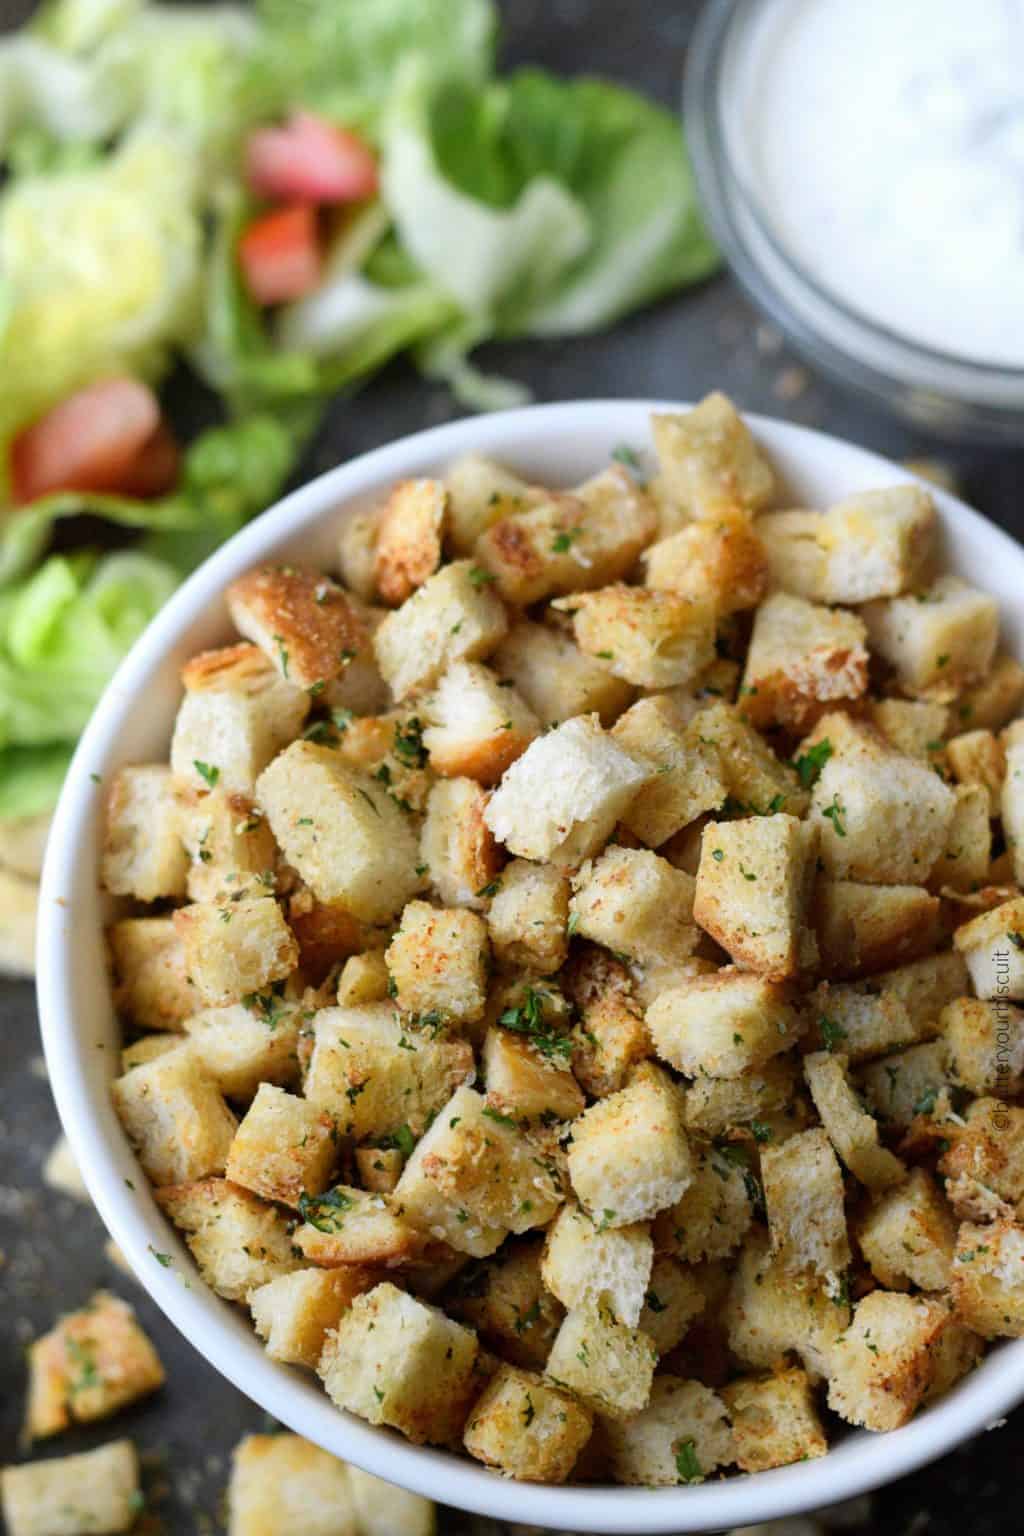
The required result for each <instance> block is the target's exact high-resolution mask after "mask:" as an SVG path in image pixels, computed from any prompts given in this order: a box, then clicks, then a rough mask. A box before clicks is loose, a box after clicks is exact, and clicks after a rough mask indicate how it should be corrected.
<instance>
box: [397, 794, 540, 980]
mask: <svg viewBox="0 0 1024 1536" xmlns="http://www.w3.org/2000/svg"><path fill="white" fill-rule="evenodd" d="M486 807H487V795H486V793H485V792H484V790H483V789H481V787H480V785H479V784H478V783H477V782H476V780H475V779H446V780H442V781H441V782H440V783H438V784H434V785H433V786H432V788H431V791H430V795H429V797H428V799H427V811H426V815H425V817H424V818H423V829H422V831H421V833H420V861H421V863H422V864H425V865H426V873H427V876H428V878H429V880H430V883H431V885H432V886H433V888H434V890H435V891H436V892H437V894H438V896H439V897H440V898H441V900H442V902H443V903H444V905H445V906H446V907H469V908H471V909H474V910H476V911H482V910H483V909H484V908H486V906H487V896H486V895H484V894H483V893H484V892H485V891H486V890H487V889H488V887H489V886H490V885H491V884H492V883H493V882H494V879H495V876H496V875H497V874H498V872H499V870H500V869H501V858H500V855H499V853H498V845H497V843H496V842H495V841H494V837H493V836H492V834H491V830H490V828H489V827H488V826H487V824H486V822H485V821H484V811H485V809H486ZM566 903H567V904H568V895H567V896H566ZM492 911H493V909H492ZM491 938H492V941H493V939H494V933H493V930H492V933H491ZM560 963H561V962H559V964H560ZM556 969H557V967H556Z"/></svg>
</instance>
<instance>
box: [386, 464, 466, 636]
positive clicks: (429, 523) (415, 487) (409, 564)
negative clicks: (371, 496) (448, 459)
mask: <svg viewBox="0 0 1024 1536" xmlns="http://www.w3.org/2000/svg"><path fill="white" fill-rule="evenodd" d="M447 515H448V492H447V490H446V488H445V486H444V485H443V484H442V482H441V481H440V480H403V481H401V482H400V483H399V484H398V485H396V486H395V488H394V490H393V491H392V492H391V495H390V496H389V497H388V499H387V501H386V502H385V504H384V506H383V507H382V509H381V513H380V517H379V519H378V521H377V541H376V544H375V546H374V552H373V573H374V578H375V580H376V583H377V590H378V592H379V593H380V595H381V597H382V598H383V599H384V601H385V602H386V603H391V604H393V605H394V606H395V607H397V606H398V604H399V603H404V602H405V600H406V598H407V597H409V596H411V595H412V593H413V592H415V590H416V588H417V587H421V586H422V585H423V583H424V582H425V581H426V580H427V579H428V577H430V576H433V574H434V572H435V571H436V570H437V568H438V566H439V565H440V564H441V543H442V539H443V536H444V530H445V524H446V522H447Z"/></svg>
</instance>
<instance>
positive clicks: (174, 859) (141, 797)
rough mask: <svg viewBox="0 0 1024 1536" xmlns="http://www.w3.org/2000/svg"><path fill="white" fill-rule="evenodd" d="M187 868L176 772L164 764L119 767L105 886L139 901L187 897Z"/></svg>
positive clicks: (110, 798)
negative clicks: (175, 792) (175, 789)
mask: <svg viewBox="0 0 1024 1536" xmlns="http://www.w3.org/2000/svg"><path fill="white" fill-rule="evenodd" d="M187 869H188V858H187V856H186V854H185V849H184V847H183V845H182V840H181V816H180V809H179V806H178V802H177V799H176V797H175V794H174V779H173V776H172V774H171V770H170V769H169V768H167V767H164V766H163V765H161V764H151V765H142V766H139V767H137V768H119V769H118V770H117V772H116V773H115V774H114V776H113V778H112V779H111V781H110V787H109V789H108V791H107V819H106V835H105V839H104V846H103V857H102V862H101V866H100V879H101V881H102V883H103V885H104V887H105V888H106V889H107V890H108V891H110V893H111V894H112V895H114V896H134V897H135V898H136V900H137V901H158V900H160V898H161V897H165V896H166V897H172V898H173V897H179V896H184V894H185V876H186V872H187Z"/></svg>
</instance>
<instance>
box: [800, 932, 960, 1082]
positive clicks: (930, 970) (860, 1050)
mask: <svg viewBox="0 0 1024 1536" xmlns="http://www.w3.org/2000/svg"><path fill="white" fill-rule="evenodd" d="M966 989H967V968H966V966H965V965H964V962H963V960H962V959H961V957H960V956H959V955H958V954H956V953H955V952H954V951H953V950H944V951H940V952H939V953H938V954H935V955H929V956H927V957H926V958H925V959H922V960H912V961H911V962H910V963H909V964H907V965H901V966H899V967H898V968H897V969H896V970H892V971H886V972H884V973H882V974H880V975H877V976H874V977H873V978H872V979H871V980H870V981H867V982H856V983H853V984H852V985H845V986H844V985H839V986H831V985H829V984H828V983H827V982H825V983H822V985H821V986H819V987H818V989H817V991H816V992H815V993H813V994H812V1017H813V1018H815V1020H816V1024H815V1029H814V1030H813V1031H812V1036H813V1038H814V1039H816V1040H818V1041H820V1044H821V1045H823V1046H824V1047H825V1048H826V1049H828V1048H829V1047H831V1048H832V1049H835V1048H836V1046H837V1045H838V1046H839V1048H840V1049H841V1050H843V1051H844V1052H845V1053H846V1055H847V1056H848V1057H849V1058H850V1060H851V1061H852V1062H859V1061H865V1060H867V1059H868V1058H869V1057H872V1056H880V1055H882V1054H883V1053H884V1052H886V1051H890V1050H892V1049H894V1048H895V1047H896V1046H900V1045H911V1044H913V1043H914V1042H915V1041H922V1040H927V1039H930V1038H933V1037H934V1036H935V1035H937V1034H938V1032H939V1015H940V1014H941V1013H942V1010H943V1008H944V1007H945V1006H946V1004H947V1003H949V1002H951V1001H952V1000H953V999H954V998H956V997H959V996H961V995H962V993H964V992H965V991H966Z"/></svg>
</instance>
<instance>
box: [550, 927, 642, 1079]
mask: <svg viewBox="0 0 1024 1536" xmlns="http://www.w3.org/2000/svg"><path fill="white" fill-rule="evenodd" d="M563 979H564V984H565V986H566V988H567V990H568V992H569V995H570V996H571V997H572V999H573V1001H574V1002H575V1004H576V1006H577V1008H578V1009H579V1014H580V1019H579V1023H578V1024H577V1026H576V1028H575V1029H574V1031H573V1033H572V1037H571V1038H572V1045H573V1056H572V1062H573V1071H574V1072H575V1074H576V1077H577V1079H578V1081H579V1082H580V1084H581V1085H582V1087H583V1088H585V1089H586V1091H587V1093H589V1094H590V1095H591V1096H592V1097H593V1098H595V1099H601V1098H604V1097H605V1095H607V1094H609V1093H617V1092H618V1091H619V1089H620V1088H624V1087H625V1085H626V1080H627V1078H628V1076H629V1073H630V1072H631V1071H632V1069H633V1067H634V1066H635V1065H636V1064H637V1062H639V1061H643V1060H644V1058H645V1057H647V1056H650V1055H651V1039H650V1035H649V1034H648V1032H647V1026H646V1024H645V1023H644V1014H643V1008H642V1007H641V1006H640V1004H639V1003H638V1002H637V1000H636V998H635V996H634V993H633V984H632V980H631V978H630V974H629V972H628V971H627V970H626V968H625V966H624V965H623V964H622V962H621V961H619V960H616V959H615V958H614V957H613V956H612V955H610V954H609V953H608V952H607V951H606V950H601V949H597V948H595V947H592V946H589V945H588V946H586V947H582V946H581V947H580V948H578V949H577V951H576V952H575V954H574V955H573V958H572V960H571V961H570V964H569V966H568V967H567V969H566V971H565V972H563Z"/></svg>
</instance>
